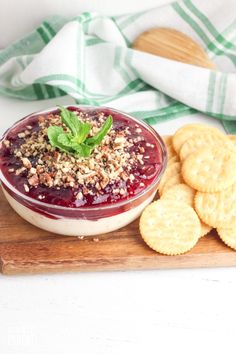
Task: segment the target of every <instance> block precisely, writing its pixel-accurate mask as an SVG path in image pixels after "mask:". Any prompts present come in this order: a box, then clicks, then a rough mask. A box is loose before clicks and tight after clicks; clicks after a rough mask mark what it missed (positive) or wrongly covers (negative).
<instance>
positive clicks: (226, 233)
mask: <svg viewBox="0 0 236 354" xmlns="http://www.w3.org/2000/svg"><path fill="white" fill-rule="evenodd" d="M217 233H218V235H219V236H220V238H221V240H222V241H223V242H224V243H225V244H226V245H227V246H229V247H231V248H233V249H234V250H236V228H235V227H234V228H217Z"/></svg>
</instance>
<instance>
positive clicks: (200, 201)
mask: <svg viewBox="0 0 236 354" xmlns="http://www.w3.org/2000/svg"><path fill="white" fill-rule="evenodd" d="M194 205H195V210H196V212H197V214H198V215H199V217H200V219H201V220H202V221H204V222H205V223H206V224H208V225H211V226H212V227H215V228H227V227H236V184H234V185H233V186H231V187H229V188H227V189H224V190H223V191H221V192H218V193H202V192H197V193H196V197H195V200H194Z"/></svg>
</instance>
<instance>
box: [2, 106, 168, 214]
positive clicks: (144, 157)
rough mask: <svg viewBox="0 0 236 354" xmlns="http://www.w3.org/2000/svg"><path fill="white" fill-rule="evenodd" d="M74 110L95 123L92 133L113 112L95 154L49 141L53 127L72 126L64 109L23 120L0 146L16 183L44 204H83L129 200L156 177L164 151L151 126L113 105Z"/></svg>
mask: <svg viewBox="0 0 236 354" xmlns="http://www.w3.org/2000/svg"><path fill="white" fill-rule="evenodd" d="M68 109H69V110H70V111H74V112H75V113H76V114H77V116H78V119H80V120H81V121H82V122H88V123H90V124H91V126H92V129H91V131H90V133H89V134H90V135H89V137H92V136H94V135H95V134H96V133H97V132H98V131H99V129H100V128H101V126H102V125H103V124H104V122H105V121H106V119H107V117H108V116H109V115H112V118H113V126H112V128H111V129H110V131H109V133H108V134H107V135H106V136H105V137H104V139H103V140H102V142H101V144H100V145H98V146H96V147H95V148H94V150H93V152H92V153H91V155H90V156H89V157H78V156H75V155H74V154H69V153H66V152H63V151H61V150H58V148H56V147H54V146H52V145H51V144H50V143H49V140H48V135H47V130H48V127H49V126H52V125H54V126H59V127H62V128H63V130H64V131H65V132H67V131H68V128H67V127H66V125H64V123H62V120H61V116H60V112H59V111H53V112H51V113H45V114H38V115H34V116H30V117H28V118H25V119H23V120H22V121H20V122H19V123H18V124H17V125H16V126H15V127H13V128H12V129H10V130H9V131H8V132H7V134H6V136H5V139H4V140H3V144H2V147H1V150H0V168H1V171H2V173H3V175H4V176H5V178H6V179H7V180H8V181H9V183H10V184H11V185H13V186H14V187H15V188H17V189H18V190H19V191H20V192H21V193H23V194H25V195H27V196H29V197H31V198H33V199H36V200H39V201H42V202H44V203H48V204H53V205H59V206H64V207H72V208H76V207H77V208H78V207H89V206H90V207H91V206H96V207H97V206H100V205H109V204H113V203H116V202H119V201H121V200H126V199H128V198H130V197H133V196H135V195H137V194H139V193H140V192H142V191H143V190H144V189H146V188H147V187H148V186H149V185H150V184H151V183H152V182H153V180H155V178H156V177H157V175H158V174H159V172H160V171H161V169H162V165H163V155H162V152H161V148H160V146H159V145H158V142H157V139H156V138H155V136H154V135H153V134H152V133H151V132H149V130H147V129H146V128H145V127H143V126H142V125H141V124H138V123H137V122H136V121H134V120H132V119H131V118H129V117H127V116H126V115H123V114H121V113H118V112H114V111H112V110H110V109H96V110H92V109H84V108H83V109H79V108H77V107H69V108H68Z"/></svg>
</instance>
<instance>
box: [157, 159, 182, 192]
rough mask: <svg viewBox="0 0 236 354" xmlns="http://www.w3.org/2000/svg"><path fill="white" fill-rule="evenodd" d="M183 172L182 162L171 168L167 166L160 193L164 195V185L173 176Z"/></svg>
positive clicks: (175, 163)
mask: <svg viewBox="0 0 236 354" xmlns="http://www.w3.org/2000/svg"><path fill="white" fill-rule="evenodd" d="M180 170H181V164H180V162H174V163H173V164H171V165H170V166H167V168H166V170H165V173H164V175H163V176H162V178H161V181H160V183H159V187H158V190H159V193H162V189H163V187H164V184H165V183H166V182H167V181H168V180H169V179H170V178H171V177H173V176H176V175H178V174H179V173H180Z"/></svg>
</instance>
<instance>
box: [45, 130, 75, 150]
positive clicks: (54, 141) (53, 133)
mask: <svg viewBox="0 0 236 354" xmlns="http://www.w3.org/2000/svg"><path fill="white" fill-rule="evenodd" d="M60 135H64V130H63V128H62V127H58V126H56V125H55V126H50V127H49V128H48V139H49V142H50V144H51V145H52V146H55V147H57V148H58V149H60V150H62V151H64V152H73V150H72V149H71V148H70V147H68V146H66V145H64V144H63V143H62V142H60V141H59V140H58V137H59V136H60Z"/></svg>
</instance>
